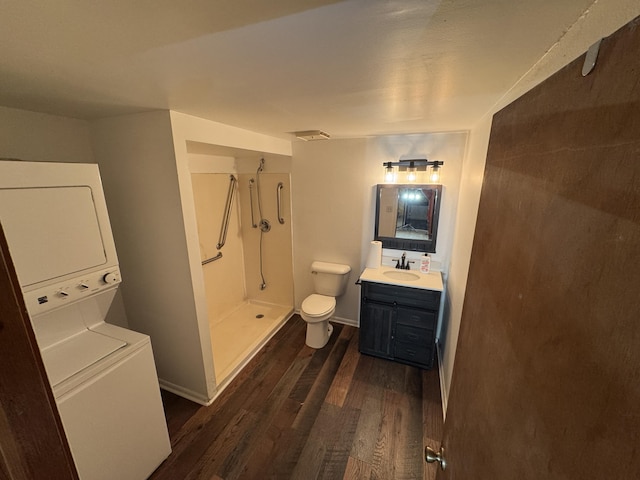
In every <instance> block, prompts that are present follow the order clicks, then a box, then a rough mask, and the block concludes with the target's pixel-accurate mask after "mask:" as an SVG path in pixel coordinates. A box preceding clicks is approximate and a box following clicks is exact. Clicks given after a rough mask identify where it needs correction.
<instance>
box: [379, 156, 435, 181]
mask: <svg viewBox="0 0 640 480" xmlns="http://www.w3.org/2000/svg"><path fill="white" fill-rule="evenodd" d="M442 165H444V162H441V161H439V160H427V159H426V158H414V159H406V160H398V161H397V162H384V163H383V164H382V166H383V167H384V171H385V181H386V182H395V180H396V170H395V168H394V167H397V168H398V170H397V171H400V172H407V182H415V181H416V179H417V174H416V172H417V171H421V172H426V171H427V169H428V168H429V167H431V171H430V172H429V181H430V182H431V183H439V182H440V167H442Z"/></svg>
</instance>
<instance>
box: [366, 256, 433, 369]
mask: <svg viewBox="0 0 640 480" xmlns="http://www.w3.org/2000/svg"><path fill="white" fill-rule="evenodd" d="M360 282H361V286H362V289H361V294H360V344H359V347H360V352H362V353H365V354H368V355H374V356H376V357H382V358H386V359H389V360H394V361H397V362H401V363H406V364H409V365H414V366H417V367H420V368H424V369H429V368H431V367H433V362H434V357H435V347H436V330H437V326H438V317H439V313H440V300H441V296H442V290H443V286H442V276H441V274H440V272H430V273H428V274H422V273H419V272H417V271H407V270H398V269H394V268H392V267H386V266H383V267H380V268H376V269H372V268H367V269H365V270H364V272H363V273H362V275H361V276H360Z"/></svg>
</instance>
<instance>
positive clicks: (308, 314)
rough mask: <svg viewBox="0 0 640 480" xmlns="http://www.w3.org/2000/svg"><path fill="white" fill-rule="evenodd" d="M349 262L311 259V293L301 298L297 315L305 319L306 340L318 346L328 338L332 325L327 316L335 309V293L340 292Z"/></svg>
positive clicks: (349, 269)
mask: <svg viewBox="0 0 640 480" xmlns="http://www.w3.org/2000/svg"><path fill="white" fill-rule="evenodd" d="M350 271H351V267H350V266H349V265H341V264H339V263H328V262H313V263H312V264H311V274H312V275H313V286H314V291H315V293H313V294H311V295H309V296H308V297H307V298H305V299H304V301H303V302H302V307H301V309H300V310H301V311H300V316H301V317H302V318H303V319H304V321H305V322H307V339H306V344H307V345H309V346H310V347H312V348H322V347H324V346H325V345H326V344H327V342H328V341H329V337H331V333H332V332H333V325H331V324H330V323H329V319H330V318H331V317H332V316H333V314H334V313H335V311H336V297H337V296H339V295H342V294H343V293H344V291H345V289H346V288H347V281H348V280H349V272H350Z"/></svg>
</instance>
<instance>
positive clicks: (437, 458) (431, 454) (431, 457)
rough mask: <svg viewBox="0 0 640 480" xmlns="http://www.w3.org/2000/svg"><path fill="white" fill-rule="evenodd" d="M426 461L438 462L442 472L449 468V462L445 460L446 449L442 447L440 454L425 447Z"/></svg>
mask: <svg viewBox="0 0 640 480" xmlns="http://www.w3.org/2000/svg"><path fill="white" fill-rule="evenodd" d="M424 459H425V460H426V461H427V463H435V462H438V463H439V464H440V468H441V469H442V470H444V469H445V468H447V461H446V460H445V458H444V447H440V451H439V452H436V451H435V450H434V449H433V448H431V447H424Z"/></svg>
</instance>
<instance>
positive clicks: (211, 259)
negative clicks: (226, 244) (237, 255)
mask: <svg viewBox="0 0 640 480" xmlns="http://www.w3.org/2000/svg"><path fill="white" fill-rule="evenodd" d="M221 258H222V252H218V254H217V255H216V256H215V257H211V258H207V259H206V260H203V261H202V265H206V264H207V263H211V262H215V261H216V260H219V259H221Z"/></svg>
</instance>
